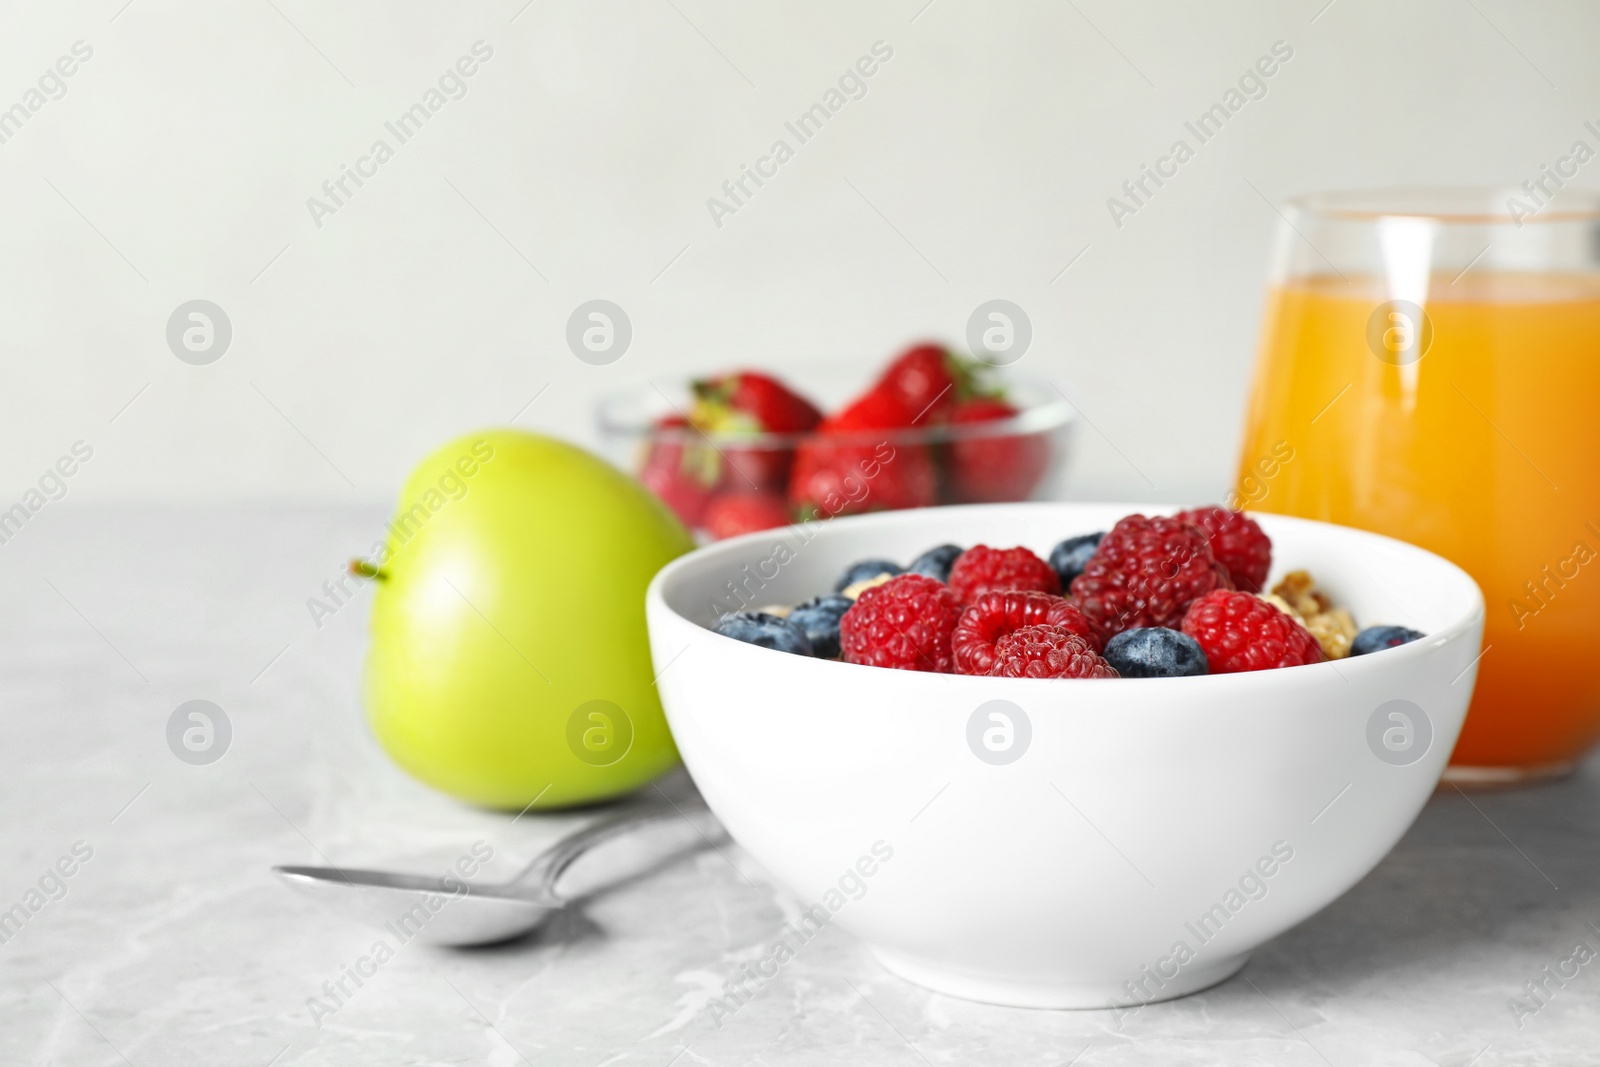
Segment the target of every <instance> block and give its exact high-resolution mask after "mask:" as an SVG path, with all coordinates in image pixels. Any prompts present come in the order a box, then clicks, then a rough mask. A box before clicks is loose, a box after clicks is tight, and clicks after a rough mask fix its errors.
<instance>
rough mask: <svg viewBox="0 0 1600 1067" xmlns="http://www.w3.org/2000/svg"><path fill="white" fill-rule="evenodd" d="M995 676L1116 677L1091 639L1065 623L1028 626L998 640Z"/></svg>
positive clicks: (992, 668) (1115, 673)
mask: <svg viewBox="0 0 1600 1067" xmlns="http://www.w3.org/2000/svg"><path fill="white" fill-rule="evenodd" d="M994 650H995V662H994V666H993V667H991V668H990V669H989V677H991V678H1115V677H1117V672H1116V670H1115V668H1113V667H1112V666H1111V664H1109V663H1107V662H1106V661H1105V660H1103V659H1101V658H1100V654H1099V653H1098V652H1096V651H1095V650H1094V649H1093V648H1091V647H1089V642H1087V641H1085V640H1084V639H1083V638H1082V637H1080V636H1078V635H1077V634H1075V633H1073V632H1072V631H1071V630H1069V629H1067V628H1066V627H1065V626H1024V627H1023V628H1022V629H1020V630H1013V631H1011V632H1010V633H1008V634H1006V635H1005V636H1004V637H1002V638H1000V640H999V641H997V642H995V646H994Z"/></svg>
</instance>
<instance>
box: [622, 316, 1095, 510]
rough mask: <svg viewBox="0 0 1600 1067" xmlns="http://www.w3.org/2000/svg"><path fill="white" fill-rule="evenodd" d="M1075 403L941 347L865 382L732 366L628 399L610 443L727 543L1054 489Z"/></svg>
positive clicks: (672, 502) (910, 353)
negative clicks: (838, 519)
mask: <svg viewBox="0 0 1600 1067" xmlns="http://www.w3.org/2000/svg"><path fill="white" fill-rule="evenodd" d="M1073 415H1074V412H1073V409H1072V406H1071V405H1070V404H1069V403H1068V402H1067V401H1066V399H1065V397H1063V396H1062V394H1061V393H1060V392H1059V391H1058V390H1056V389H1055V388H1054V387H1052V386H1051V385H1050V384H1049V383H1047V382H1043V381H1036V380H1032V379H1028V378H1025V377H1009V378H1001V377H1000V376H999V372H998V371H997V370H996V369H995V368H994V367H992V366H990V365H988V364H986V363H983V362H981V361H979V360H975V359H970V358H967V357H963V356H960V355H957V354H956V353H954V352H952V351H950V350H949V349H947V348H945V347H943V346H941V345H937V344H919V345H914V346H912V347H911V348H908V349H906V350H905V351H904V352H902V353H900V354H899V355H898V356H896V357H895V358H894V359H892V360H890V361H889V363H888V364H887V365H886V366H885V367H884V368H883V370H882V371H881V372H880V373H879V374H878V376H877V377H876V378H874V379H871V380H870V381H869V382H868V383H867V384H866V387H865V388H864V389H863V388H862V383H861V377H860V374H859V372H857V371H854V370H846V371H841V370H840V369H838V368H832V369H830V368H827V367H822V368H803V369H800V370H797V371H795V372H793V373H786V374H785V376H784V379H780V378H779V377H778V376H776V375H774V374H771V373H767V372H763V371H755V370H731V371H726V372H722V373H718V374H713V375H708V376H705V377H700V378H695V379H692V380H690V381H687V382H679V383H674V384H671V385H657V384H654V383H649V384H645V385H642V386H638V387H635V388H632V389H626V390H622V391H619V392H617V393H613V394H611V395H610V396H608V397H606V398H605V399H604V400H603V401H602V403H601V405H600V433H601V438H602V441H603V442H604V445H605V448H606V452H607V454H608V455H610V456H611V458H612V459H613V461H614V462H616V463H617V464H619V465H620V466H622V467H623V468H624V469H626V470H629V471H630V472H632V473H633V474H634V475H635V476H636V477H637V478H639V480H640V481H642V482H643V483H644V484H645V485H646V486H647V487H648V488H649V489H650V490H651V491H652V492H654V493H655V494H656V495H657V496H659V497H660V498H661V499H662V500H663V501H664V502H665V503H666V504H667V506H668V507H670V508H671V509H672V510H673V511H674V512H675V513H676V514H677V515H678V517H679V518H680V519H682V520H683V521H684V523H685V524H686V525H688V526H689V527H690V528H692V529H694V530H696V531H698V532H699V533H700V534H701V535H702V536H703V537H704V538H705V539H707V540H720V539H722V538H725V537H733V536H737V535H739V534H744V533H751V532H753V531H756V530H764V529H771V528H774V527H778V526H783V525H786V524H788V523H790V522H795V521H810V520H813V519H819V518H831V517H834V516H838V515H852V514H859V513H863V512H870V511H899V510H903V509H906V508H917V507H929V506H932V505H936V504H980V503H1000V502H1009V501H1019V500H1029V499H1033V498H1035V497H1037V496H1040V495H1042V494H1043V493H1045V492H1047V490H1048V488H1049V486H1050V484H1051V479H1052V475H1053V474H1054V473H1055V471H1056V470H1057V468H1058V467H1059V463H1060V460H1061V458H1062V456H1063V453H1064V450H1065V440H1066V433H1067V430H1068V428H1069V426H1070V424H1071V422H1072V419H1073Z"/></svg>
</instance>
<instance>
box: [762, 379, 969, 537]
mask: <svg viewBox="0 0 1600 1067" xmlns="http://www.w3.org/2000/svg"><path fill="white" fill-rule="evenodd" d="M911 414H912V413H911V412H909V411H907V410H906V407H905V405H904V404H903V403H901V402H900V401H899V400H898V399H896V398H895V397H894V396H892V395H891V394H889V393H887V392H883V391H880V390H873V391H872V392H869V393H867V394H866V395H865V396H862V397H860V398H858V399H857V400H856V401H855V402H854V403H852V404H851V405H850V406H848V407H846V408H845V409H844V410H843V411H841V412H839V413H838V414H836V415H833V416H830V417H829V418H826V419H824V420H823V421H822V424H821V425H820V426H818V427H817V429H816V432H815V434H814V435H813V436H811V437H810V438H808V439H807V440H806V441H805V442H804V443H802V444H801V446H800V448H799V451H798V452H797V454H796V455H795V461H794V473H793V474H792V475H791V476H790V478H789V503H790V504H791V505H792V506H794V507H795V508H796V509H797V510H798V511H799V512H800V514H801V516H802V517H804V518H810V517H811V516H812V514H813V513H815V514H816V515H819V516H822V517H828V516H832V515H843V514H850V513H853V512H858V511H893V510H897V509H900V508H918V507H927V506H928V505H930V504H933V503H934V502H935V498H936V495H937V489H938V478H937V475H936V472H935V471H934V466H933V459H932V457H931V456H930V455H929V454H928V450H927V448H925V447H924V446H922V445H907V444H903V443H896V442H895V441H894V440H893V439H894V437H895V436H896V433H895V431H897V430H902V429H904V428H905V427H907V426H909V425H910V421H911Z"/></svg>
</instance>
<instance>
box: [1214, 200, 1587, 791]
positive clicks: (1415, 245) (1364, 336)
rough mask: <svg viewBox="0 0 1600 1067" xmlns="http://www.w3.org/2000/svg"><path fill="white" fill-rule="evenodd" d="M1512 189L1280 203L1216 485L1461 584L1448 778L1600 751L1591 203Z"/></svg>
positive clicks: (1484, 778)
mask: <svg viewBox="0 0 1600 1067" xmlns="http://www.w3.org/2000/svg"><path fill="white" fill-rule="evenodd" d="M1531 189H1532V190H1533V191H1530V187H1525V188H1523V189H1509V190H1494V189H1410V190H1389V191H1367V192H1343V193H1328V194H1319V195H1314V196H1308V197H1305V198H1302V199H1300V200H1297V201H1294V202H1291V203H1290V204H1289V205H1288V206H1287V207H1286V209H1285V211H1284V212H1283V215H1284V221H1283V224H1282V225H1281V226H1280V227H1279V229H1278V234H1277V247H1276V254H1275V256H1274V264H1273V270H1272V277H1271V282H1270V287H1269V290H1268V294H1267V305H1266V316H1265V321H1264V323H1263V326H1262V335H1261V347H1260V352H1259V356H1258V360H1257V365H1256V371H1255V384H1254V389H1253V394H1252V397H1251V400H1250V406H1249V411H1248V415H1247V417H1246V422H1245V433H1244V443H1243V449H1242V454H1241V458H1240V464H1239V477H1238V484H1237V487H1236V492H1237V493H1238V496H1239V500H1240V504H1241V505H1242V506H1244V507H1247V508H1253V509H1256V510H1262V511H1270V512H1278V513H1282V514H1286V515H1300V516H1304V517H1307V518H1313V519H1323V520H1326V521H1329V522H1337V523H1343V524H1346V525H1349V526H1358V527H1362V528H1365V529H1369V530H1375V531H1377V532H1379V533H1383V534H1388V535H1390V536H1392V537H1397V538H1400V539H1402V540H1405V541H1410V542H1412V543H1414V544H1418V545H1421V546H1423V547H1424V548H1427V549H1430V550H1432V551H1434V552H1437V553H1439V554H1440V555H1442V556H1445V557H1446V558H1448V559H1450V560H1453V561H1454V562H1455V563H1457V564H1458V565H1460V566H1461V567H1462V568H1464V569H1465V570H1466V571H1467V572H1468V573H1470V574H1471V575H1472V576H1473V577H1474V578H1475V579H1476V580H1477V581H1478V584H1479V585H1480V586H1481V587H1482V589H1483V592H1484V597H1485V600H1486V602H1487V605H1488V622H1487V628H1486V630H1485V634H1484V648H1483V651H1482V654H1481V658H1480V660H1479V663H1478V667H1479V670H1478V679H1477V688H1476V692H1475V694H1474V696H1473V700H1472V706H1471V710H1470V712H1469V714H1468V716H1467V720H1466V726H1465V727H1464V729H1463V731H1462V734H1461V737H1460V740H1459V741H1458V742H1457V744H1456V749H1455V754H1454V756H1453V758H1452V761H1451V767H1450V770H1449V772H1448V774H1447V776H1448V777H1449V778H1451V779H1454V780H1456V781H1461V782H1478V783H1494V782H1516V781H1523V780H1527V779H1530V778H1541V777H1549V776H1553V775H1559V774H1562V773H1565V772H1566V771H1568V770H1570V769H1571V768H1572V766H1573V765H1574V763H1575V761H1576V760H1577V759H1578V758H1579V757H1581V756H1582V755H1583V753H1584V752H1585V751H1586V750H1587V749H1588V748H1589V747H1590V745H1592V744H1593V743H1594V741H1595V739H1596V737H1597V736H1600V670H1597V669H1596V668H1597V661H1600V655H1597V653H1600V563H1597V562H1596V559H1597V556H1600V195H1597V194H1585V193H1577V192H1575V191H1573V190H1562V191H1560V192H1559V195H1556V196H1554V197H1552V196H1550V195H1547V194H1548V193H1554V192H1556V190H1554V189H1550V188H1549V183H1546V185H1545V188H1539V187H1537V186H1535V187H1531ZM1404 621H1405V620H1404V619H1362V620H1360V622H1361V624H1362V625H1370V624H1373V623H1385V622H1389V623H1404Z"/></svg>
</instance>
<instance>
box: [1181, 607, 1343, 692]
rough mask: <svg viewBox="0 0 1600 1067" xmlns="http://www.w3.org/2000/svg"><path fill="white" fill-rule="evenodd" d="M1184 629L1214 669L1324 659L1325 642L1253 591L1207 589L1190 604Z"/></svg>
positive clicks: (1291, 664)
mask: <svg viewBox="0 0 1600 1067" xmlns="http://www.w3.org/2000/svg"><path fill="white" fill-rule="evenodd" d="M1183 632H1184V633H1186V634H1188V635H1189V636H1190V637H1192V638H1194V639H1195V640H1196V641H1198V642H1200V647H1201V649H1203V650H1204V651H1205V654H1206V666H1207V667H1208V668H1209V669H1210V671H1211V673H1212V674H1232V673H1235V672H1238V671H1264V670H1270V669H1271V668H1273V667H1298V666H1300V665H1301V664H1304V663H1321V662H1322V648H1321V646H1319V645H1318V644H1317V639H1316V638H1315V637H1312V636H1311V633H1310V632H1309V631H1308V630H1307V629H1306V628H1305V627H1304V626H1301V625H1300V624H1299V623H1298V622H1295V621H1294V619H1293V618H1292V617H1291V616H1289V615H1288V614H1287V613H1285V612H1282V611H1280V610H1278V609H1277V608H1276V607H1274V606H1273V605H1272V604H1269V603H1268V602H1267V601H1265V600H1262V599H1261V598H1260V597H1257V596H1252V595H1251V594H1249V593H1236V592H1233V591H1232V590H1228V589H1216V590H1213V591H1212V592H1209V593H1207V594H1206V595H1205V596H1203V597H1201V598H1200V599H1198V600H1196V601H1195V602H1194V603H1193V604H1192V605H1190V607H1189V611H1188V614H1186V615H1184V617H1183Z"/></svg>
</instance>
